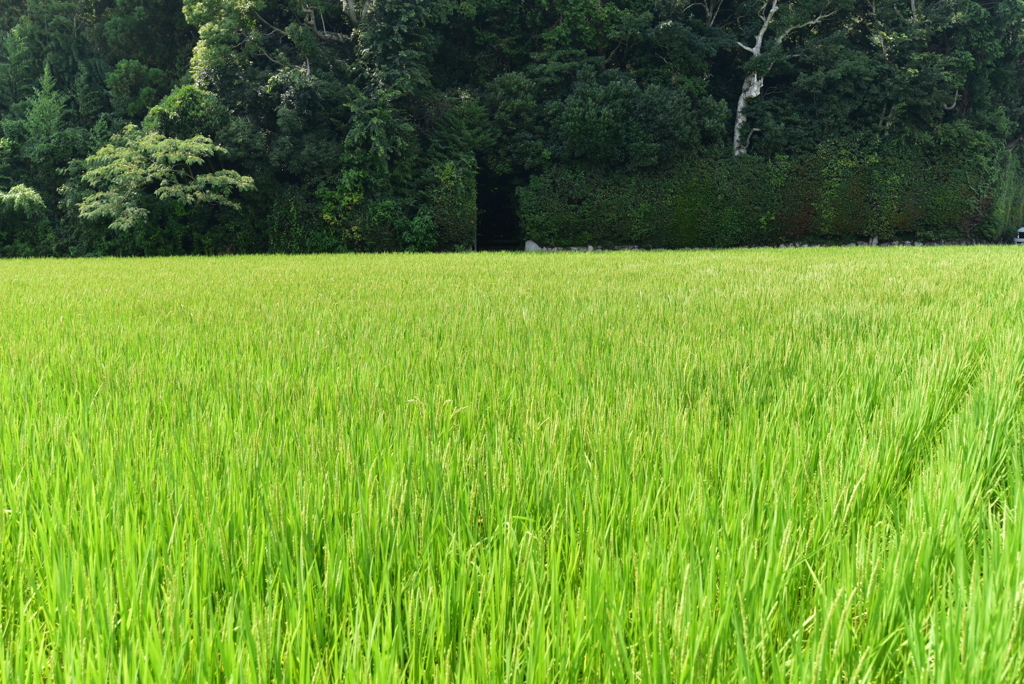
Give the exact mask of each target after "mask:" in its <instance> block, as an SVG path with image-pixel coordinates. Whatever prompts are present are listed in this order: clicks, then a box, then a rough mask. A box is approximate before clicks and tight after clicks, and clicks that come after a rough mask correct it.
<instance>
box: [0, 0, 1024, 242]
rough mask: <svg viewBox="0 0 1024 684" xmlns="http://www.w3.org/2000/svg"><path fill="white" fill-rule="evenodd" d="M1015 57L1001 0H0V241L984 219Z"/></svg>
mask: <svg viewBox="0 0 1024 684" xmlns="http://www.w3.org/2000/svg"><path fill="white" fill-rule="evenodd" d="M1022 65H1024V2H1022V1H1021V0H907V2H903V3H896V4H891V3H890V4H887V5H882V4H880V3H877V2H875V1H874V0H789V1H788V2H785V1H784V0H700V1H698V2H682V1H681V0H527V1H525V2H523V1H521V0H516V1H515V2H513V1H512V0H304V1H302V2H299V1H298V0H245V1H244V2H242V1H241V0H11V1H10V2H6V3H4V4H3V6H2V7H0V193H3V194H2V195H0V196H2V197H4V198H8V197H15V198H17V197H23V198H28V197H32V198H34V199H31V200H29V199H24V200H7V199H4V200H3V207H4V208H3V211H4V212H5V213H4V214H2V215H0V220H2V221H4V223H3V228H2V229H0V255H32V254H38V255H43V254H56V255H85V254H179V253H224V252H259V251H282V252H308V251H342V250H428V249H438V250H457V249H471V248H473V246H474V244H475V243H476V240H477V236H478V233H479V234H480V235H481V236H484V237H487V236H488V235H491V237H494V236H495V235H498V234H507V235H513V237H514V238H515V239H517V240H521V239H523V238H524V237H533V238H535V239H539V240H543V241H544V242H546V243H548V244H580V241H584V242H587V241H590V242H599V243H607V244H611V243H618V244H623V243H625V242H631V243H643V244H656V245H665V246H679V245H684V244H694V245H696V244H703V245H729V244H744V243H748V244H752V243H771V242H772V241H774V240H781V239H790V238H799V237H800V236H808V235H811V236H818V237H821V238H822V239H834V240H836V241H845V240H853V239H861V238H867V237H871V236H882V237H883V238H884V237H899V236H904V237H907V236H913V237H914V238H915V239H916V238H927V237H931V238H943V237H958V238H962V239H988V240H996V239H1000V238H1002V237H1003V236H1005V234H1006V233H1007V231H1008V230H1009V229H1010V228H1011V227H1012V226H1014V225H1016V223H1017V222H1019V221H1021V220H1022V219H1024V213H1022V212H1024V209H1022V207H1024V197H1022V191H1021V188H1022V187H1024V177H1022V173H1021V168H1020V163H1019V161H1018V160H1017V155H1018V151H1017V149H1018V145H1019V143H1020V142H1021V140H1024V78H1022V75H1024V71H1022ZM254 188H255V190H256V191H255V192H249V191H248V190H252V189H254ZM26 193H31V194H26ZM15 216H16V218H15ZM4 217H6V218H4ZM488 231H490V233H489V232H488ZM507 235H506V236H507Z"/></svg>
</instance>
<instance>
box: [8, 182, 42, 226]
mask: <svg viewBox="0 0 1024 684" xmlns="http://www.w3.org/2000/svg"><path fill="white" fill-rule="evenodd" d="M8 213H16V214H20V215H21V216H24V217H25V218H29V219H33V218H38V217H40V216H42V215H43V214H44V213H46V203H45V202H43V198H42V197H40V196H39V193H38V192H36V191H35V190H33V189H32V188H30V187H28V186H27V185H15V186H14V187H13V188H11V189H10V190H8V191H7V192H4V191H2V190H0V214H8Z"/></svg>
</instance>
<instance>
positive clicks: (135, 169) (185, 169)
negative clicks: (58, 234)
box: [78, 125, 255, 230]
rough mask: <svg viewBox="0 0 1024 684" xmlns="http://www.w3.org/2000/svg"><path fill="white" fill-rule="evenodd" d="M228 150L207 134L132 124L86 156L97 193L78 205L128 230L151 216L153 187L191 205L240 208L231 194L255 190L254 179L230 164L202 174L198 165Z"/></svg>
mask: <svg viewBox="0 0 1024 684" xmlns="http://www.w3.org/2000/svg"><path fill="white" fill-rule="evenodd" d="M226 151H227V150H225V149H224V148H223V147H219V146H217V145H214V144H213V142H212V141H211V140H210V139H209V138H205V137H203V136H199V135H197V136H195V137H192V138H189V139H188V140H179V139H177V138H168V137H166V136H164V135H162V134H160V133H156V132H148V133H143V132H142V131H140V130H139V129H138V128H136V127H135V126H131V125H129V126H126V127H125V129H124V132H123V133H122V134H120V135H115V136H114V137H113V138H112V139H111V142H110V144H109V145H106V146H104V147H102V148H100V149H99V150H98V151H97V152H96V153H95V154H93V155H91V156H90V157H88V158H87V159H86V160H85V166H86V168H87V171H86V172H85V173H84V174H83V176H82V177H83V179H84V180H85V182H86V183H87V184H88V185H89V186H91V187H92V188H94V189H96V190H97V192H95V193H93V194H92V195H89V196H88V197H86V198H85V199H84V200H83V201H82V202H81V204H79V205H78V209H79V214H80V215H81V216H82V218H85V219H93V218H109V219H111V220H112V222H111V224H110V227H111V228H113V229H115V230H128V229H130V228H133V227H136V226H138V225H139V224H141V223H143V222H145V221H146V219H147V218H148V216H149V210H148V209H147V208H146V207H145V205H146V204H147V202H146V197H145V194H146V193H149V192H151V193H152V195H153V196H154V197H155V198H156V199H158V200H163V201H168V202H175V203H177V204H179V205H183V206H185V207H188V206H191V205H195V204H219V205H223V206H227V207H231V208H235V209H237V208H239V205H238V203H237V202H234V201H232V200H231V199H229V197H230V195H231V193H232V191H234V190H240V191H241V190H253V189H254V188H255V186H254V185H253V181H252V178H249V177H248V176H243V175H241V174H239V173H238V172H237V171H233V170H228V169H220V170H217V171H209V172H207V173H197V172H196V170H195V169H194V168H193V167H195V166H198V165H204V164H205V165H207V166H208V165H209V161H210V158H211V157H213V156H214V155H215V154H217V153H224V152H226Z"/></svg>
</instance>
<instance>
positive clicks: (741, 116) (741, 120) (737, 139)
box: [732, 72, 764, 156]
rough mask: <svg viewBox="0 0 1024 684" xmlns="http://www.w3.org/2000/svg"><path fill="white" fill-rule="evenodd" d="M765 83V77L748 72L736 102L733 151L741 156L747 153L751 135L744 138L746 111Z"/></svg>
mask: <svg viewBox="0 0 1024 684" xmlns="http://www.w3.org/2000/svg"><path fill="white" fill-rule="evenodd" d="M763 85H764V77H763V76H760V75H758V74H757V72H754V73H750V74H747V77H746V78H744V79H743V88H742V89H741V90H740V99H739V100H738V101H737V102H736V126H735V127H734V128H733V132H732V152H733V154H735V155H737V156H739V155H741V154H746V153H747V143H749V142H750V136H747V139H746V140H744V139H743V125H744V124H745V123H747V115H746V114H745V113H744V111H745V110H746V108H747V104H748V103H749V101H750V100H752V99H754V98H755V97H757V96H758V95H760V94H761V86H763Z"/></svg>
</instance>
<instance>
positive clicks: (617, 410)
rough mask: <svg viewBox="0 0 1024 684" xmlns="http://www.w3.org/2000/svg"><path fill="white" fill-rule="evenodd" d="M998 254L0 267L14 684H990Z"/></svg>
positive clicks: (1019, 379)
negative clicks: (314, 683) (247, 683)
mask: <svg viewBox="0 0 1024 684" xmlns="http://www.w3.org/2000/svg"><path fill="white" fill-rule="evenodd" d="M1021 273H1024V250H1017V249H1014V248H1011V247H973V248H953V247H950V248H925V249H917V248H900V249H804V250H738V251H728V252H649V253H637V252H631V253H624V252H618V253H583V254H577V253H559V254H522V253H520V254H465V255H448V256H444V255H424V256H414V255H381V256H317V257H244V258H242V257H239V258H236V257H230V258H215V259H172V260H156V259H154V260H90V261H7V262H0V509H2V512H0V656H2V660H0V682H38V681H47V682H111V681H124V682H129V681H130V682H310V681H313V682H441V681H444V682H522V683H534V682H574V683H575V682H645V683H646V682H720V683H724V682H843V683H851V682H1016V681H1020V680H1021V679H1022V678H1024V625H1022V624H1021V623H1022V619H1024V565H1022V559H1021V553H1022V552H1024V519H1022V512H1024V511H1022V506H1024V442H1022V436H1024V435H1022V424H1024V423H1022V419H1024V296H1022V295H1024V287H1022V284H1024V282H1022V281H1024V279H1022V277H1021Z"/></svg>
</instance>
